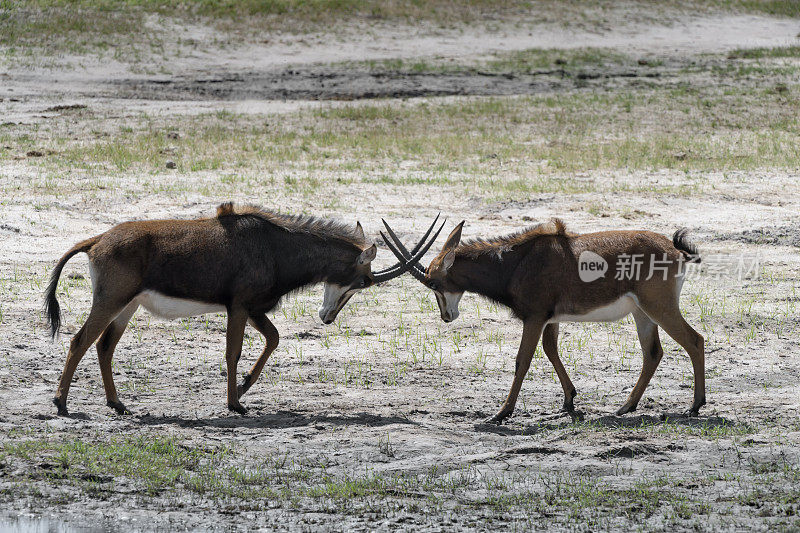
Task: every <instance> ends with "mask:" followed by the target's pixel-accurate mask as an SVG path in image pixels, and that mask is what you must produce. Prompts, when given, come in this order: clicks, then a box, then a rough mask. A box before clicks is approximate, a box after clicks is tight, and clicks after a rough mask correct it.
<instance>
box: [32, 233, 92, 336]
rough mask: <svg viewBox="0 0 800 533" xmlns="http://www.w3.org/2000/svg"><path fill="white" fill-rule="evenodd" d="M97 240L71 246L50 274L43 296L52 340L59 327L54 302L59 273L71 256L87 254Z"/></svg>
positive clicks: (59, 308) (58, 308) (59, 322)
mask: <svg viewBox="0 0 800 533" xmlns="http://www.w3.org/2000/svg"><path fill="white" fill-rule="evenodd" d="M99 240H100V235H98V236H96V237H92V238H91V239H86V240H85V241H81V242H79V243H78V244H76V245H75V246H73V247H72V248H71V249H70V251H68V252H67V253H65V254H64V256H63V257H62V258H61V259H60V260H59V261H58V264H57V265H56V267H55V268H54V269H53V273H52V274H50V283H49V284H48V285H47V292H46V294H45V300H44V310H45V313H46V314H47V323H48V324H49V325H50V336H51V337H53V338H55V336H56V334H57V333H58V330H59V328H60V327H61V306H60V305H59V304H58V300H56V289H58V278H59V277H61V271H62V270H63V269H64V265H66V264H67V261H69V260H70V258H72V256H73V255H75V254H79V253H81V252H88V251H89V250H90V249H91V248H92V246H94V245H95V244H97V241H99Z"/></svg>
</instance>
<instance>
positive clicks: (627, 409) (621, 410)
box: [617, 405, 636, 416]
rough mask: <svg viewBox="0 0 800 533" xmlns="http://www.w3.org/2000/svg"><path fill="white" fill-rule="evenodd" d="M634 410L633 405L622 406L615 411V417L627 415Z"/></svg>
mask: <svg viewBox="0 0 800 533" xmlns="http://www.w3.org/2000/svg"><path fill="white" fill-rule="evenodd" d="M635 410H636V406H635V405H623V406H622V407H620V408H619V409H617V416H621V415H626V414H628V413H632V412H634V411H635Z"/></svg>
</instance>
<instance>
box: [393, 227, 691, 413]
mask: <svg viewBox="0 0 800 533" xmlns="http://www.w3.org/2000/svg"><path fill="white" fill-rule="evenodd" d="M384 225H385V226H386V230H387V232H388V233H389V236H390V237H391V239H392V240H391V241H390V240H389V239H387V238H386V236H385V235H383V233H381V235H383V237H384V240H385V241H386V244H387V246H389V248H390V249H391V250H392V252H393V253H394V254H395V255H396V256H397V258H398V259H399V260H400V261H401V262H403V263H405V264H406V266H409V267H411V268H410V272H411V274H413V275H414V277H416V278H417V279H418V280H419V281H421V282H422V284H423V285H425V286H426V287H428V288H429V289H431V290H432V291H433V292H434V294H435V295H436V301H437V302H438V304H439V311H440V312H441V316H442V320H444V321H445V322H451V321H453V320H455V319H456V318H457V317H458V302H459V300H460V299H461V296H462V295H463V294H464V292H465V291H470V292H474V293H478V294H480V295H482V296H485V297H487V298H490V299H491V300H494V301H496V302H498V303H501V304H503V305H505V306H507V307H509V308H510V309H511V310H512V312H513V313H514V315H515V316H516V317H518V318H519V319H520V320H522V322H523V330H522V342H521V344H520V347H519V352H518V353H517V360H516V369H515V373H514V381H513V383H512V385H511V391H510V392H509V394H508V397H507V399H506V401H505V402H504V403H503V406H502V407H501V409H500V411H499V412H498V413H497V414H495V415H494V416H493V417H491V418H490V419H489V421H491V422H500V421H502V420H503V419H505V418H506V417H508V416H509V415H511V413H512V412H513V411H514V406H515V404H516V402H517V396H518V395H519V391H520V388H521V387H522V380H523V379H524V378H525V374H526V373H527V372H528V369H529V368H530V364H531V358H532V357H533V354H534V351H535V350H536V345H537V344H538V342H539V338H540V337H541V338H542V347H543V348H544V353H545V354H546V355H547V358H548V359H549V360H550V362H551V363H552V364H553V367H554V368H555V371H556V374H557V375H558V378H559V380H560V381H561V386H562V388H563V389H564V410H565V411H567V412H568V413H570V414H572V415H573V416H574V404H573V399H574V398H575V394H576V391H575V387H574V386H573V385H572V382H571V381H570V379H569V376H568V375H567V372H566V370H565V369H564V365H563V364H562V363H561V360H560V359H559V356H558V349H557V339H558V324H559V323H560V322H609V321H614V320H619V319H621V318H623V317H624V316H626V315H628V314H629V313H633V318H634V320H635V321H636V331H637V333H638V336H639V342H640V343H641V346H642V352H643V355H644V363H643V365H642V372H641V375H640V376H639V380H638V382H637V383H636V386H635V387H634V388H633V391H631V393H630V396H629V397H628V400H627V401H626V402H625V404H624V405H623V406H622V407H621V408H620V409H619V410H618V411H617V414H620V415H621V414H624V413H629V412H631V411H634V410H635V409H636V406H637V405H638V403H639V400H640V399H641V397H642V394H643V393H644V391H645V388H647V384H648V383H649V382H650V378H651V377H652V376H653V373H654V372H655V370H656V368H657V367H658V363H659V362H660V361H661V357H662V355H663V351H662V349H661V342H660V341H659V338H658V327H657V326H661V328H662V329H663V330H664V331H666V332H667V334H669V335H670V336H671V337H672V338H673V339H675V340H676V341H677V342H678V344H680V345H681V346H682V347H683V348H684V349H685V350H686V351H687V352H688V353H689V357H690V358H691V361H692V367H693V369H694V401H693V403H692V406H691V408H690V410H689V414H691V415H697V413H698V410H699V409H700V407H701V406H703V405H704V404H705V403H706V396H705V368H704V367H705V354H704V340H703V337H702V336H701V335H700V334H698V333H697V332H696V331H695V330H694V329H692V327H691V326H690V325H689V324H687V323H686V321H685V320H684V318H683V316H682V315H681V312H680V308H679V305H678V303H679V298H680V292H681V287H682V285H683V280H684V275H685V271H686V267H685V265H684V263H686V262H699V261H700V257H699V254H698V252H697V248H696V247H695V246H694V245H693V244H692V243H691V242H689V241H688V240H687V238H686V230H678V231H676V232H675V234H674V235H673V237H672V242H670V240H669V239H668V238H666V237H664V236H663V235H659V234H656V233H653V232H650V231H604V232H598V233H587V234H584V235H580V234H575V233H570V232H567V230H566V228H565V226H564V223H563V222H562V221H561V220H558V219H554V220H552V221H551V222H549V223H545V224H541V225H538V226H534V227H531V228H528V229H526V230H524V231H521V232H519V233H515V234H513V235H508V236H505V237H499V238H494V239H489V240H482V239H478V240H473V241H470V242H467V243H464V244H460V241H461V230H462V228H463V226H464V222H463V221H462V222H461V223H460V224H459V225H458V226H456V228H455V229H454V230H453V231H452V233H450V236H449V237H448V238H447V242H445V244H444V247H443V248H442V250H441V252H440V253H439V255H437V256H436V257H435V258H434V259H433V261H431V263H430V266H429V267H428V268H427V270H424V269H423V268H422V267H421V266H420V265H419V263H414V262H413V259H412V257H411V255H412V254H410V253H409V252H408V250H407V249H406V248H405V247H404V246H403V243H402V242H401V241H400V240H399V239H398V238H397V235H395V233H394V232H393V231H392V229H391V227H389V225H388V224H387V223H386V221H384ZM582 254H586V255H583V256H582ZM584 257H588V258H590V259H594V260H595V262H596V263H599V264H600V265H602V264H605V265H619V263H618V261H619V260H620V259H622V258H628V259H630V258H632V257H633V258H640V262H639V272H640V273H642V274H647V273H651V274H652V273H653V272H654V269H656V270H655V271H657V274H656V275H651V276H646V275H640V276H622V277H620V276H619V275H613V272H611V273H609V274H612V275H605V274H606V273H605V272H597V273H596V274H595V275H594V276H592V277H593V278H596V279H587V281H582V277H581V272H580V271H579V263H580V262H581V260H582V259H583V258H584ZM584 277H586V278H588V277H589V276H584ZM618 278H621V279H618ZM629 278H630V279H629ZM645 278H646V279H645Z"/></svg>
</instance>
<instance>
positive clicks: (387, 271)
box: [373, 213, 445, 283]
mask: <svg viewBox="0 0 800 533" xmlns="http://www.w3.org/2000/svg"><path fill="white" fill-rule="evenodd" d="M440 216H441V213H439V214H438V215H436V218H435V219H433V223H432V224H431V225H430V227H429V228H428V231H426V232H425V235H423V236H422V238H421V239H420V240H419V242H418V243H417V244H416V246H414V248H413V249H412V250H411V251H410V252H409V251H408V249H407V248H406V247H405V246H404V245H403V243H402V242H400V239H398V238H397V235H395V233H394V231H392V228H390V227H389V224H387V223H386V221H385V220H383V219H381V220H382V221H383V225H384V226H386V231H388V232H389V235H390V236H391V237H392V238H391V240H390V239H387V238H386V235H385V234H384V233H383V232H382V231H381V232H380V233H381V237H383V241H384V242H385V243H386V246H387V247H388V248H389V249H390V250H391V251H392V253H393V254H394V255H395V256H397V258H398V259H399V260H400V261H398V262H397V263H395V264H394V265H392V266H390V267H389V268H384V269H383V270H379V271H378V272H375V273H373V280H374V282H375V283H383V282H384V281H389V280H390V279H394V278H396V277H398V276H400V275H402V274H403V273H405V272H407V271H408V272H411V275H413V276H414V277H415V278H417V279H418V280H420V281H422V280H423V279H425V272H424V271H423V270H422V267H420V265H419V260H420V259H422V257H423V256H424V255H425V254H426V253H428V250H430V248H431V246H433V243H434V242H435V241H436V238H437V237H438V236H439V234H440V233H441V232H442V229H443V228H444V225H445V221H442V225H441V226H439V229H438V230H436V233H434V234H433V237H432V238H431V239H430V240H429V241H428V242H427V244H426V243H425V241H427V240H428V236H430V234H431V232H432V231H433V228H434V227H435V226H436V223H437V222H438V221H439V217H440ZM392 241H394V244H393V243H392ZM398 248H399V249H400V250H398Z"/></svg>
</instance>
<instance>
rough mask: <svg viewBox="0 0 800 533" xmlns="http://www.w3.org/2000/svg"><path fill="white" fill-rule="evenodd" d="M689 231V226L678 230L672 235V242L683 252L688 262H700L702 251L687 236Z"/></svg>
mask: <svg viewBox="0 0 800 533" xmlns="http://www.w3.org/2000/svg"><path fill="white" fill-rule="evenodd" d="M688 233H689V230H688V229H687V228H681V229H679V230H678V231H676V232H675V233H674V234H673V235H672V244H674V245H675V248H677V249H678V250H679V251H680V252H681V253H682V254H683V256H684V257H685V258H686V261H687V262H689V263H699V262H700V251H699V250H698V249H697V246H696V245H695V244H694V243H693V242H692V241H690V240H689V238H688V237H687V234H688Z"/></svg>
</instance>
